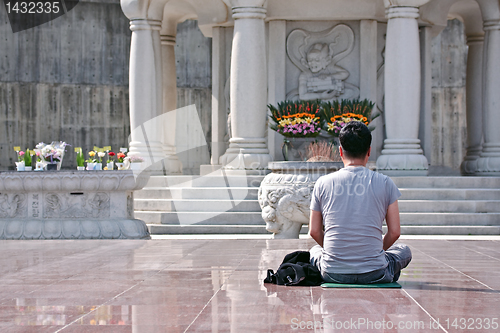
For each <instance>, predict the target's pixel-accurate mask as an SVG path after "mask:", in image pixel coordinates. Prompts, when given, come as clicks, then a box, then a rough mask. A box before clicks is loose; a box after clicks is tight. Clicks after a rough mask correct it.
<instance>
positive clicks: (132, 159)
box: [124, 155, 144, 170]
mask: <svg viewBox="0 0 500 333" xmlns="http://www.w3.org/2000/svg"><path fill="white" fill-rule="evenodd" d="M142 162H144V158H142V157H140V156H137V155H132V156H127V157H125V158H124V163H125V164H130V169H131V170H141V166H142Z"/></svg>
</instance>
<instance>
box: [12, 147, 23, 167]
mask: <svg viewBox="0 0 500 333" xmlns="http://www.w3.org/2000/svg"><path fill="white" fill-rule="evenodd" d="M14 151H15V152H16V155H17V162H16V170H17V171H24V170H25V164H24V151H22V150H21V147H14Z"/></svg>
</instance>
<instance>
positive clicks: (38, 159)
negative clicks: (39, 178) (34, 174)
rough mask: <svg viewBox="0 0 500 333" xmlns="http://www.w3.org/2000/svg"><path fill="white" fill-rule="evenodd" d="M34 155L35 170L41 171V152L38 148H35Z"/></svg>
mask: <svg viewBox="0 0 500 333" xmlns="http://www.w3.org/2000/svg"><path fill="white" fill-rule="evenodd" d="M35 156H36V164H35V170H36V171H41V170H43V161H42V153H41V152H40V151H39V150H38V149H35Z"/></svg>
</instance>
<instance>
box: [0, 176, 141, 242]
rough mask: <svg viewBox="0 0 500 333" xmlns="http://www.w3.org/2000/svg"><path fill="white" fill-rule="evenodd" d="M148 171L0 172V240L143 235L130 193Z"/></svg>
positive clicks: (130, 237) (137, 187) (139, 237)
mask: <svg viewBox="0 0 500 333" xmlns="http://www.w3.org/2000/svg"><path fill="white" fill-rule="evenodd" d="M148 179H149V174H148V173H147V172H142V173H140V174H135V175H134V173H133V172H132V171H130V170H126V171H43V172H35V171H31V172H1V173H0V239H117V238H122V239H123V238H126V239H147V238H150V237H149V232H148V229H147V227H146V224H145V223H144V222H143V221H141V220H137V219H134V198H133V191H135V190H139V189H141V188H143V187H144V186H145V185H146V183H147V181H148Z"/></svg>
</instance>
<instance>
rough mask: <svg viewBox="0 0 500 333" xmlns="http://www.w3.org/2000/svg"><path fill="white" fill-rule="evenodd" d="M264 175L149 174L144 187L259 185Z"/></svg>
mask: <svg viewBox="0 0 500 333" xmlns="http://www.w3.org/2000/svg"><path fill="white" fill-rule="evenodd" d="M264 177H265V176H255V175H248V176H226V177H224V176H210V175H207V176H151V177H150V178H149V181H148V183H147V185H146V187H163V188H169V187H227V186H229V187H247V186H248V187H259V186H260V183H261V182H262V180H263V179H264Z"/></svg>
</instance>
